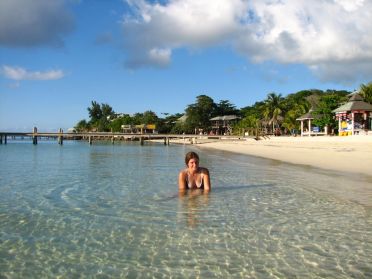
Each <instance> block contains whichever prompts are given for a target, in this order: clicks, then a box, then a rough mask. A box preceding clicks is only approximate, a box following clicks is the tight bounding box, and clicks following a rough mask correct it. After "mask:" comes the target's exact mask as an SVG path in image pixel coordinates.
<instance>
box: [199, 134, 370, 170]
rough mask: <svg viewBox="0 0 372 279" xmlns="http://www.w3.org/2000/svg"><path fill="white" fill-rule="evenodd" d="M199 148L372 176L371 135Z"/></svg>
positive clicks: (249, 140)
mask: <svg viewBox="0 0 372 279" xmlns="http://www.w3.org/2000/svg"><path fill="white" fill-rule="evenodd" d="M199 142H200V144H198V145H199V146H200V147H202V148H204V147H207V148H214V149H219V150H224V151H229V152H235V153H240V154H248V155H253V156H258V157H263V158H269V159H274V160H280V161H284V162H288V163H292V164H301V165H309V166H313V167H316V168H322V169H329V170H335V171H340V172H349V173H359V174H365V175H368V176H372V135H368V136H364V135H363V136H362V135H360V136H354V137H351V136H349V137H339V136H333V137H331V136H329V137H328V136H326V137H324V136H318V137H270V138H268V139H262V140H258V141H256V140H254V139H252V138H247V139H245V140H239V141H232V140H220V141H214V142H203V141H199Z"/></svg>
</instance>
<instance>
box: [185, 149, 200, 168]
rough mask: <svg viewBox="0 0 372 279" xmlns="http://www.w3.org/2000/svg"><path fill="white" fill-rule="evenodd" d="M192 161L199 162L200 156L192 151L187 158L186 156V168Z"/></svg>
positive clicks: (187, 154)
mask: <svg viewBox="0 0 372 279" xmlns="http://www.w3.org/2000/svg"><path fill="white" fill-rule="evenodd" d="M191 159H196V160H197V161H198V162H199V156H198V154H196V153H195V152H192V151H191V152H188V153H186V156H185V163H186V166H187V164H188V163H189V161H190V160H191Z"/></svg>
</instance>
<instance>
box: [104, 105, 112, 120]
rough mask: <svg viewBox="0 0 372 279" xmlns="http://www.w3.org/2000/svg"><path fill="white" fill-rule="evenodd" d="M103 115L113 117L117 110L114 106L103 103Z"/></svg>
mask: <svg viewBox="0 0 372 279" xmlns="http://www.w3.org/2000/svg"><path fill="white" fill-rule="evenodd" d="M101 111H102V117H104V118H106V119H108V118H111V117H112V116H113V115H114V114H115V112H114V110H113V109H112V107H111V106H110V105H108V104H101Z"/></svg>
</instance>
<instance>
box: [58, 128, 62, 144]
mask: <svg viewBox="0 0 372 279" xmlns="http://www.w3.org/2000/svg"><path fill="white" fill-rule="evenodd" d="M58 144H59V145H63V130H62V128H60V129H59V136H58Z"/></svg>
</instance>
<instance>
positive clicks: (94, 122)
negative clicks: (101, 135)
mask: <svg viewBox="0 0 372 279" xmlns="http://www.w3.org/2000/svg"><path fill="white" fill-rule="evenodd" d="M91 104H92V106H91V107H88V112H89V117H90V121H89V124H90V125H91V126H92V127H94V128H96V129H97V130H98V131H100V132H102V131H110V127H109V124H110V122H109V120H110V118H111V116H113V115H114V113H115V112H114V111H113V109H112V107H111V106H109V105H108V104H101V105H100V104H98V103H97V102H96V101H92V103H91Z"/></svg>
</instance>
